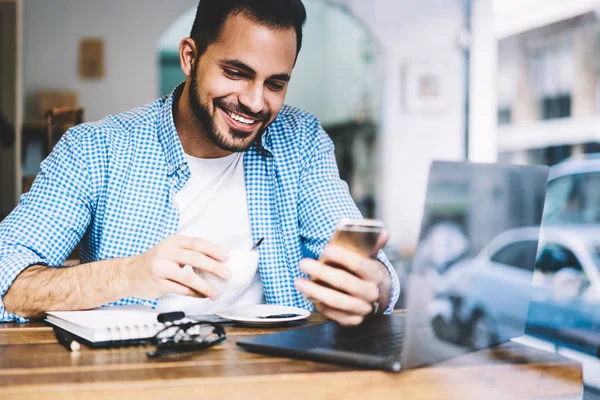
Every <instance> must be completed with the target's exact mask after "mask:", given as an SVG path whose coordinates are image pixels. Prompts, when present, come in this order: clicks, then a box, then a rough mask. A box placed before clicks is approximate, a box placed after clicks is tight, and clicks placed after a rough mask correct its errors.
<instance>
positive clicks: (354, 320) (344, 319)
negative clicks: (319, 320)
mask: <svg viewBox="0 0 600 400" xmlns="http://www.w3.org/2000/svg"><path fill="white" fill-rule="evenodd" d="M317 308H318V311H320V312H321V313H322V314H323V315H325V316H326V317H327V318H329V319H332V320H334V321H336V322H337V323H339V324H340V325H344V326H356V325H360V324H361V323H362V322H363V321H364V319H365V318H364V317H363V316H361V315H356V314H350V313H347V312H344V311H341V310H338V309H336V308H333V307H329V306H328V305H326V304H323V303H320V304H319V305H318V306H317Z"/></svg>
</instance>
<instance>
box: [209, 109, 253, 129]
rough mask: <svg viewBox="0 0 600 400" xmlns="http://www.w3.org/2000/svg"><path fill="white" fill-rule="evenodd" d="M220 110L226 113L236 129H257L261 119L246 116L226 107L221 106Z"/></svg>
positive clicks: (227, 118) (230, 123)
mask: <svg viewBox="0 0 600 400" xmlns="http://www.w3.org/2000/svg"><path fill="white" fill-rule="evenodd" d="M219 110H220V111H221V112H222V113H223V114H224V115H225V117H226V120H227V122H228V123H229V125H230V126H231V127H232V128H233V129H235V130H241V131H245V132H250V131H253V130H254V129H256V127H257V126H258V124H259V123H260V122H261V120H257V119H253V118H249V117H245V116H243V115H240V114H236V113H234V112H233V111H230V110H228V109H226V108H223V107H220V106H219Z"/></svg>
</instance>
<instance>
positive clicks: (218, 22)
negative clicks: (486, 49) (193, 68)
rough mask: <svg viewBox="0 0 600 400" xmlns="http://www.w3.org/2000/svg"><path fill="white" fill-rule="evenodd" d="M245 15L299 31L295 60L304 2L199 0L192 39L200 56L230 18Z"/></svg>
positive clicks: (264, 23) (299, 46) (298, 40)
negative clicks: (240, 14)
mask: <svg viewBox="0 0 600 400" xmlns="http://www.w3.org/2000/svg"><path fill="white" fill-rule="evenodd" d="M239 13H244V14H245V15H247V16H248V17H249V18H251V19H253V20H254V21H256V22H257V23H259V24H261V25H265V26H268V27H272V28H276V29H286V28H294V29H295V30H296V45H297V46H296V57H297V56H298V53H300V48H301V47H302V26H303V25H304V23H305V22H306V9H305V8H304V4H302V1H301V0H200V2H199V3H198V8H197V10H196V19H195V20H194V25H192V32H191V33H190V37H191V38H192V39H193V40H194V42H195V43H196V47H197V48H198V57H199V56H200V55H201V54H202V53H204V51H206V48H207V47H208V46H209V45H210V44H211V43H213V42H214V41H215V40H217V38H218V37H219V34H220V33H221V28H222V27H223V24H224V23H225V21H226V20H227V17H229V16H230V15H234V14H239Z"/></svg>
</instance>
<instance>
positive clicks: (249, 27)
mask: <svg viewBox="0 0 600 400" xmlns="http://www.w3.org/2000/svg"><path fill="white" fill-rule="evenodd" d="M206 55H209V56H210V57H213V58H215V59H216V60H221V59H234V60H238V61H242V62H243V63H245V64H247V65H248V66H250V67H251V68H253V69H254V70H255V71H256V72H257V73H258V74H265V75H271V74H280V73H288V74H291V72H292V69H293V68H294V63H295V61H296V31H295V30H294V28H289V29H288V28H285V29H277V28H271V27H268V26H265V25H262V24H259V23H258V22H256V21H254V20H252V19H251V18H249V17H247V16H246V15H245V14H243V13H238V14H234V15H230V16H229V17H228V18H227V20H226V21H225V23H224V24H223V27H222V29H221V33H220V35H219V37H218V38H217V40H215V41H214V42H213V43H211V44H210V45H209V46H208V48H207V49H206Z"/></svg>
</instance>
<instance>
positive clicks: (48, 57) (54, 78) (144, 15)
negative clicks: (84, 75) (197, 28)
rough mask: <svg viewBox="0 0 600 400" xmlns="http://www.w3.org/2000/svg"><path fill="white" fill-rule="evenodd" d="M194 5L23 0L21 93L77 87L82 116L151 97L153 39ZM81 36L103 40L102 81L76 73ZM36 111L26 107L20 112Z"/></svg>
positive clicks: (192, 1) (182, 0)
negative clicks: (85, 79) (104, 64)
mask: <svg viewBox="0 0 600 400" xmlns="http://www.w3.org/2000/svg"><path fill="white" fill-rule="evenodd" d="M196 4H197V0H168V1H148V0H23V26H24V35H23V36H24V37H23V51H24V53H23V56H24V58H23V68H24V69H23V89H24V95H25V97H26V98H29V97H30V96H31V95H33V94H35V91H36V89H38V88H57V89H71V90H76V91H77V92H78V93H79V102H80V104H81V105H82V106H84V107H85V108H86V120H97V119H100V118H102V117H104V116H106V115H108V114H112V113H118V112H123V111H126V110H128V109H131V108H133V107H137V106H140V105H142V104H145V103H148V102H150V101H152V100H154V99H155V98H156V97H157V91H158V89H157V88H158V69H157V66H158V61H157V55H156V54H157V53H156V44H157V42H158V39H159V38H160V36H161V35H162V33H163V32H164V31H165V30H166V29H167V28H168V27H169V25H171V23H173V21H175V19H177V18H178V17H179V16H180V15H182V14H183V13H184V12H185V11H186V10H188V9H189V8H191V7H194V6H195V5H196ZM86 37H100V38H103V39H104V40H105V51H106V53H105V60H106V68H105V73H106V77H105V78H104V79H102V80H98V81H82V80H80V79H79V77H78V74H77V50H78V43H79V40H80V39H82V38H86ZM26 102H27V100H26ZM35 111H36V110H32V109H31V107H27V108H26V110H25V113H26V114H25V117H26V118H31V117H32V116H33V115H32V114H34V113H35Z"/></svg>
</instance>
